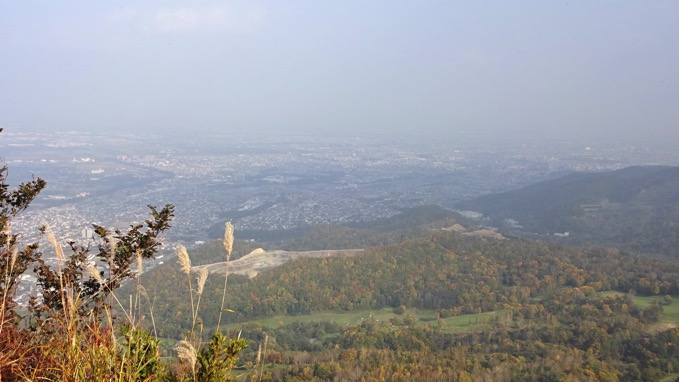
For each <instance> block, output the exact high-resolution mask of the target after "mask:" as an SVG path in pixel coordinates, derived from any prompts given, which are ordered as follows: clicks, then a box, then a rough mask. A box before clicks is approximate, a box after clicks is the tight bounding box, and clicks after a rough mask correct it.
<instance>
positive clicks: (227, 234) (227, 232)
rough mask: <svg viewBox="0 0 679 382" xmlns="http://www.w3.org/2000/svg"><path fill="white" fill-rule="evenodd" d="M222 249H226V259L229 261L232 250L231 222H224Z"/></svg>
mask: <svg viewBox="0 0 679 382" xmlns="http://www.w3.org/2000/svg"><path fill="white" fill-rule="evenodd" d="M224 249H225V250H226V261H229V259H230V258H231V252H232V251H233V224H231V222H226V227H225V228H224Z"/></svg>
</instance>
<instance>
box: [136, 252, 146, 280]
mask: <svg viewBox="0 0 679 382" xmlns="http://www.w3.org/2000/svg"><path fill="white" fill-rule="evenodd" d="M136 254H137V275H141V274H142V273H144V268H143V266H142V262H143V259H142V258H141V250H139V248H137V251H136Z"/></svg>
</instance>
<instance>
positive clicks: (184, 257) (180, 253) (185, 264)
mask: <svg viewBox="0 0 679 382" xmlns="http://www.w3.org/2000/svg"><path fill="white" fill-rule="evenodd" d="M177 257H179V266H180V267H181V268H182V272H184V273H185V274H187V275H189V274H190V273H191V259H190V258H189V253H188V252H186V247H184V246H183V245H181V244H179V247H178V248H177Z"/></svg>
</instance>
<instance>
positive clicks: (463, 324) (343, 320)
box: [238, 308, 504, 333]
mask: <svg viewBox="0 0 679 382" xmlns="http://www.w3.org/2000/svg"><path fill="white" fill-rule="evenodd" d="M501 313H504V311H497V312H486V313H478V314H465V315H460V316H454V317H448V318H444V319H441V321H440V324H441V329H442V330H443V331H445V332H451V333H452V332H470V331H476V330H482V329H484V328H487V327H488V325H489V324H490V322H491V320H492V319H493V317H494V316H497V315H499V314H501ZM408 316H409V317H412V318H413V319H414V320H415V322H417V323H418V324H425V323H428V324H429V325H431V326H436V325H439V321H438V320H437V314H436V311H434V310H427V309H407V310H406V312H405V313H403V314H396V313H395V312H394V309H393V308H383V309H371V310H359V311H353V312H319V313H313V314H306V315H299V316H277V317H270V318H262V319H259V320H251V321H247V323H257V324H260V325H262V326H266V327H269V328H277V327H279V326H283V325H288V324H291V323H293V322H336V323H338V324H340V325H344V326H354V325H360V324H361V322H363V321H365V320H374V321H377V322H382V321H388V320H389V319H391V318H395V317H396V318H401V319H402V318H405V317H408ZM243 324H244V323H240V324H238V325H243Z"/></svg>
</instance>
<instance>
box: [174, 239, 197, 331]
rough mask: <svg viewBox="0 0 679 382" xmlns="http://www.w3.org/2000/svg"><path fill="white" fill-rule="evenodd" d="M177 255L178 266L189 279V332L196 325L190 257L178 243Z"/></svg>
mask: <svg viewBox="0 0 679 382" xmlns="http://www.w3.org/2000/svg"><path fill="white" fill-rule="evenodd" d="M177 257H178V258H179V266H180V268H181V270H182V272H183V273H184V274H185V275H186V277H187V278H188V279H189V297H190V298H191V319H192V323H191V333H193V329H194V328H195V326H196V307H195V305H194V303H193V283H192V282H191V258H189V253H188V252H187V251H186V247H184V246H183V245H181V244H179V247H178V248H177Z"/></svg>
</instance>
